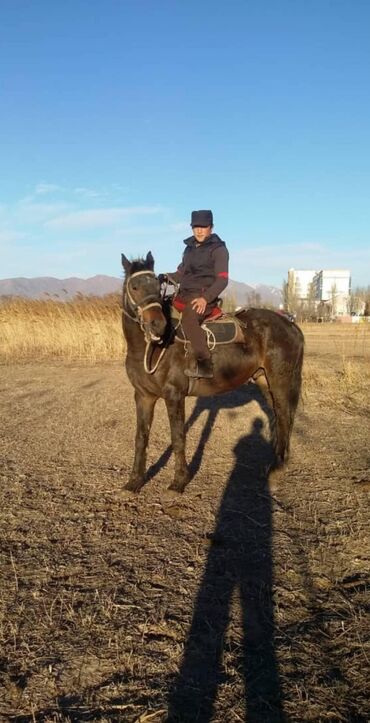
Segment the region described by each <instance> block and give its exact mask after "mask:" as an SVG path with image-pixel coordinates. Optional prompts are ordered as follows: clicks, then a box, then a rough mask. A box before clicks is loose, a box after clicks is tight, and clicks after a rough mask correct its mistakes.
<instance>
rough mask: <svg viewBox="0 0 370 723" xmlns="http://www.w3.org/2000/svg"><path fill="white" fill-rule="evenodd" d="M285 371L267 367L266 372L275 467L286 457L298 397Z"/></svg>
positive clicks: (281, 463)
mask: <svg viewBox="0 0 370 723" xmlns="http://www.w3.org/2000/svg"><path fill="white" fill-rule="evenodd" d="M286 372H287V370H285V374H283V373H282V372H281V371H280V373H276V372H274V371H273V370H272V369H270V370H268V369H267V374H266V377H267V383H268V388H269V393H270V395H271V398H272V402H273V410H274V416H275V423H274V427H273V437H274V446H275V453H276V462H277V467H281V466H282V465H283V464H284V462H286V461H287V459H288V454H289V443H290V435H291V432H292V428H293V421H294V415H295V410H296V408H297V404H298V399H299V389H297V385H296V384H295V383H294V380H293V378H292V374H288V373H286Z"/></svg>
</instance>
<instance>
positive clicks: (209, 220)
mask: <svg viewBox="0 0 370 723" xmlns="http://www.w3.org/2000/svg"><path fill="white" fill-rule="evenodd" d="M190 225H191V226H192V227H193V226H213V213H212V211H192V212H191V224H190Z"/></svg>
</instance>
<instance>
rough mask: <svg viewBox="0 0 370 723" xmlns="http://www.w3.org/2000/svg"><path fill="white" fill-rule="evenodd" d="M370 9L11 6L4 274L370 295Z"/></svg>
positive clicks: (4, 26)
mask: <svg viewBox="0 0 370 723" xmlns="http://www.w3.org/2000/svg"><path fill="white" fill-rule="evenodd" d="M369 36H370V2H368V0H348V1H347V0H253V1H250V0H222V1H221V0H213V1H212V2H210V1H209V2H205V1H202V0H197V1H196V2H195V1H194V0H63V2H50V0H32V2H29V0H1V5H0V104H1V109H0V169H1V173H0V277H1V278H7V277H14V276H28V277H29V276H57V277H59V278H64V277H67V276H82V277H87V276H92V275H94V274H110V275H113V276H119V275H120V274H121V266H120V253H121V251H123V252H124V253H125V254H126V256H133V257H136V256H138V255H142V254H146V252H147V251H148V250H149V249H150V250H151V251H152V253H153V255H154V257H155V259H156V269H157V271H158V272H159V271H165V270H173V269H174V268H176V266H177V264H178V262H179V260H180V258H181V254H182V250H183V245H182V239H183V238H185V237H186V236H187V235H189V233H190V229H189V220H190V212H191V210H192V209H198V208H212V209H213V212H214V217H215V231H216V232H217V233H218V234H219V235H220V236H221V237H222V238H224V240H225V241H226V242H227V244H228V247H229V251H230V275H231V277H232V278H233V279H235V280H238V281H245V282H250V283H258V282H262V283H268V284H275V285H277V286H280V285H281V283H282V279H283V278H284V276H286V271H287V269H288V268H289V267H291V266H294V267H296V268H316V269H320V268H350V269H351V271H352V277H353V285H367V284H370V124H369V118H370V43H369Z"/></svg>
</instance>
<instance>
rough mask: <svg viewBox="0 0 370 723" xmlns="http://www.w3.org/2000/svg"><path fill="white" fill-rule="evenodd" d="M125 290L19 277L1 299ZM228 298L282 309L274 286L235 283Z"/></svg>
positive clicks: (2, 288)
mask: <svg viewBox="0 0 370 723" xmlns="http://www.w3.org/2000/svg"><path fill="white" fill-rule="evenodd" d="M121 289H122V279H119V278H117V277H115V276H103V275H98V276H92V277H91V278H89V279H78V278H76V277H71V278H69V279H56V278H54V277H51V276H40V277H35V278H32V279H27V278H24V277H18V278H15V279H0V297H1V296H3V297H4V296H7V297H9V296H21V297H23V298H28V299H45V298H48V297H51V298H54V299H60V300H61V301H67V300H70V299H73V297H74V296H76V295H77V294H83V295H84V296H104V295H105V294H111V293H114V292H117V291H120V290H121ZM224 295H226V296H228V297H229V298H232V299H233V300H234V301H235V303H236V305H238V306H246V305H251V306H253V304H255V303H256V302H257V301H258V299H260V301H261V302H262V303H264V304H272V305H274V306H279V304H280V303H281V300H282V294H281V290H280V289H278V288H277V287H275V286H265V285H264V284H256V285H255V286H252V285H250V284H243V283H242V282H240V281H232V280H231V279H230V281H229V285H228V287H227V289H226V291H225V294H224Z"/></svg>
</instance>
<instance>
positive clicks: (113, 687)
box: [0, 342, 370, 723]
mask: <svg viewBox="0 0 370 723" xmlns="http://www.w3.org/2000/svg"><path fill="white" fill-rule="evenodd" d="M325 351H326V352H328V349H327V344H326V342H325ZM321 352H322V350H321V351H320V348H318V347H316V346H315V348H312V353H311V352H310V346H309V344H308V354H307V359H308V362H309V365H310V373H311V374H312V378H311V379H310V380H308V382H307V383H306V385H305V389H304V395H303V403H302V405H301V406H300V409H299V412H298V416H297V420H296V425H295V431H294V434H293V438H292V454H291V459H290V462H289V464H288V466H287V467H286V468H285V469H284V471H283V472H280V473H279V474H278V475H277V474H273V475H271V474H269V464H270V463H271V460H272V452H271V447H270V443H269V425H268V419H267V417H266V414H265V412H264V407H263V403H262V402H261V399H260V398H259V396H258V391H257V388H256V387H255V386H254V385H247V386H246V387H243V388H241V389H240V390H239V391H238V392H236V393H234V394H230V395H225V396H222V397H219V398H214V399H212V400H194V399H189V400H187V410H188V445H187V450H188V459H189V461H190V464H191V471H192V480H191V482H190V484H189V486H188V488H187V490H186V491H185V493H184V495H182V496H174V495H172V494H170V493H169V492H168V491H167V487H168V485H169V484H170V482H171V480H172V471H173V460H172V457H171V450H170V447H169V429H168V422H167V419H166V415H165V408H164V404H163V402H159V403H158V405H157V409H156V416H155V419H154V424H153V430H152V435H151V443H150V449H149V455H148V479H147V484H146V485H145V487H144V489H143V491H142V492H141V493H140V495H136V496H135V495H131V494H128V493H126V492H125V491H124V490H123V485H124V483H125V481H127V477H128V472H129V469H130V465H131V463H132V458H133V441H134V432H135V413H134V404H133V393H132V389H131V387H130V385H129V383H128V381H127V378H126V376H125V372H124V370H123V365H122V364H119V363H116V362H114V363H106V364H99V365H91V366H88V365H78V364H63V363H60V362H53V363H47V362H44V363H42V364H37V363H27V364H24V365H21V364H19V365H14V366H2V367H1V368H0V372H1V381H0V389H1V405H2V433H1V441H0V479H1V489H0V526H1V542H0V545H1V547H0V550H1V582H0V594H1V619H0V640H1V651H0V686H1V688H0V718H1V720H4V721H17V723H21V722H23V721H24V722H26V721H87V720H90V721H125V722H126V721H127V723H134V722H135V721H136V723H139V722H140V723H144V722H145V721H154V722H155V723H157V722H159V721H173V722H175V721H178V722H181V721H184V722H190V721H199V722H200V723H205V722H207V721H217V722H221V721H222V722H225V723H234V721H235V722H237V721H248V723H249V722H253V723H260V722H264V721H267V722H270V721H272V722H273V721H283V720H286V721H328V720H330V721H353V722H355V721H356V722H358V723H360V722H361V723H365V721H368V720H369V719H370V706H369V689H368V688H369V665H368V663H369V656H370V651H369V635H368V633H369V621H368V617H367V613H368V608H367V605H368V597H367V588H368V582H369V558H370V549H369V534H368V530H369V523H368V519H369V517H368V491H369V488H370V472H369V468H370V451H369V406H368V404H367V402H366V397H365V398H364V401H363V402H361V403H360V402H356V404H353V403H352V404H350V403H348V404H347V402H346V398H345V394H343V397H341V398H338V397H335V398H334V397H331V395H330V394H327V393H326V387H325V385H323V383H322V379H323V373H324V371H323V370H324V369H325V375H326V376H325V379H326V380H327V381H326V382H325V384H327V385H328V387H327V389H328V390H330V384H331V383H333V384H334V382H335V381H336V380H337V376H338V374H339V371H338V369H339V367H338V366H336V361H338V358H337V357H338V354H337V349H335V348H334V347H333V349H332V350H331V356H330V355H329V356H326V357H325V359H324V357H323V356H322V353H321ZM365 356H366V355H365ZM323 359H324V361H323ZM360 362H361V360H360V361H359V363H360ZM362 362H363V364H364V370H365V366H366V359H365V357H364V358H363V359H362ZM315 380H316V381H315ZM317 380H321V384H319V383H318V381H317ZM347 401H349V400H347ZM261 405H262V406H261Z"/></svg>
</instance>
